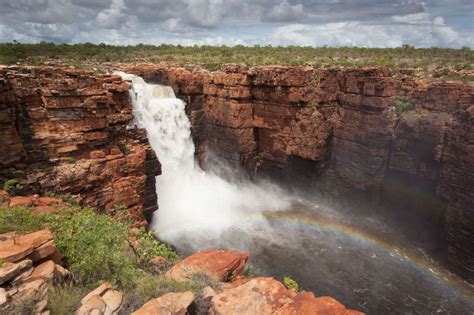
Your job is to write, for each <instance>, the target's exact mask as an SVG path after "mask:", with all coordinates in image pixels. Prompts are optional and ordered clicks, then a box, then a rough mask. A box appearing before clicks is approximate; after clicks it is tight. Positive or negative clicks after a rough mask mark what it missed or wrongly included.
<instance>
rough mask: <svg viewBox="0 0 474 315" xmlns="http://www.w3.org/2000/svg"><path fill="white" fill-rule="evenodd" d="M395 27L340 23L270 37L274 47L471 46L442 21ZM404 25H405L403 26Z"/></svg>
mask: <svg viewBox="0 0 474 315" xmlns="http://www.w3.org/2000/svg"><path fill="white" fill-rule="evenodd" d="M393 20H394V22H397V23H395V24H385V25H384V24H382V25H374V24H367V23H362V22H340V23H327V24H322V25H311V24H291V25H285V26H281V27H278V28H276V29H275V30H274V32H273V33H272V35H271V42H272V43H273V44H275V45H284V44H293V45H305V46H322V45H329V46H362V47H397V46H401V45H403V44H411V45H414V46H418V47H431V46H441V47H448V46H464V45H466V46H472V45H473V44H474V41H473V39H472V37H463V36H461V35H460V34H459V33H458V32H456V31H455V30H453V29H452V28H451V27H449V26H447V25H445V24H444V19H443V18H442V17H436V18H435V19H434V20H433V21H430V20H429V15H426V14H415V15H410V16H396V17H393ZM402 22H403V23H402Z"/></svg>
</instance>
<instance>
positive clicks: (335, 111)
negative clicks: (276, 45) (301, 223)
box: [119, 65, 474, 282]
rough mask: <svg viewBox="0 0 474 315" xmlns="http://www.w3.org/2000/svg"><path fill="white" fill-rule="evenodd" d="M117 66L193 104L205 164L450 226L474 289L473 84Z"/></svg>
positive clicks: (350, 72) (359, 72)
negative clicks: (217, 162) (218, 162)
mask: <svg viewBox="0 0 474 315" xmlns="http://www.w3.org/2000/svg"><path fill="white" fill-rule="evenodd" d="M119 68H120V69H121V70H124V71H126V72H130V73H134V74H138V75H140V76H142V77H144V78H145V79H146V80H147V81H150V82H157V83H161V84H166V85H170V86H172V87H173V89H174V91H175V93H176V94H177V96H178V97H180V98H182V99H183V100H184V101H185V102H186V103H187V104H188V107H187V111H188V115H189V117H190V119H191V122H192V125H193V129H192V132H193V137H194V141H195V143H196V147H197V150H196V155H197V158H198V160H199V161H200V162H201V164H202V165H203V166H206V163H207V164H208V163H212V157H213V156H217V157H219V158H221V159H224V160H226V161H227V162H229V163H231V164H239V165H241V166H243V167H244V168H245V169H246V170H247V171H248V172H249V173H250V174H252V175H259V174H267V175H271V176H272V177H275V178H278V179H280V180H281V181H282V182H290V183H293V186H296V185H297V186H299V187H298V189H300V188H304V189H306V190H308V191H310V192H313V193H318V194H322V195H326V196H327V197H328V198H333V199H337V200H348V201H351V200H354V199H356V196H357V198H359V199H362V200H364V199H365V200H376V201H377V202H378V203H379V204H384V203H387V204H388V203H398V204H399V207H398V208H396V207H393V209H395V210H394V211H399V209H404V207H406V209H415V210H416V211H418V212H420V213H422V218H425V219H426V220H432V221H435V223H436V224H442V225H443V229H442V231H441V234H443V235H442V236H441V238H442V239H443V240H444V241H445V242H446V245H445V247H444V248H442V249H440V250H442V251H445V252H446V253H448V259H449V263H450V264H451V266H452V267H453V268H454V269H455V270H456V271H458V272H459V273H460V274H461V275H462V276H463V277H464V278H465V279H467V280H469V281H470V282H474V270H473V267H472V266H474V132H473V131H474V130H473V121H474V88H473V87H472V86H470V85H467V84H463V83H457V82H456V83H455V82H434V81H432V82H430V81H427V80H424V79H419V78H414V77H411V76H405V75H402V74H400V73H399V74H396V75H391V73H390V71H389V69H386V68H362V69H340V68H333V69H313V68H304V67H281V66H261V67H253V68H248V67H245V66H240V65H223V66H222V67H221V68H220V70H219V71H214V72H207V71H200V70H196V71H188V70H186V69H184V68H177V67H168V66H165V65H121V66H120V67H119ZM409 212H410V211H409V210H407V211H405V212H402V213H400V215H402V216H405V215H406V216H407V217H406V220H407V221H408V220H410V218H409V215H410V213H409ZM422 230H423V226H420V234H421V233H423V231H422ZM443 246H444V245H443Z"/></svg>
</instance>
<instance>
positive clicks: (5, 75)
mask: <svg viewBox="0 0 474 315" xmlns="http://www.w3.org/2000/svg"><path fill="white" fill-rule="evenodd" d="M129 88H130V86H129V83H127V82H124V81H122V79H121V78H120V77H119V76H114V75H97V74H95V73H93V72H91V71H80V70H74V69H70V68H69V69H68V68H65V69H62V68H53V67H31V68H16V67H9V68H0V155H1V158H0V171H1V174H0V179H1V181H2V182H6V181H10V183H11V185H10V189H13V190H18V191H17V193H23V194H32V193H40V194H44V193H57V194H66V193H69V194H74V195H77V196H79V201H80V203H81V204H82V205H89V206H92V207H96V208H98V209H100V210H104V211H108V210H110V209H112V208H113V207H115V206H117V205H122V206H125V207H126V208H128V209H129V213H130V215H131V216H132V217H134V218H135V219H138V220H143V219H144V217H145V216H149V215H150V214H151V213H152V212H153V211H154V210H156V208H157V196H156V190H155V176H156V175H158V174H159V173H160V164H159V162H158V160H157V158H156V156H155V154H154V152H153V150H152V149H151V147H150V145H149V143H148V140H147V137H146V131H145V130H141V129H137V128H136V127H134V126H132V125H131V121H132V118H133V117H132V106H131V104H130V103H129V97H128V91H129Z"/></svg>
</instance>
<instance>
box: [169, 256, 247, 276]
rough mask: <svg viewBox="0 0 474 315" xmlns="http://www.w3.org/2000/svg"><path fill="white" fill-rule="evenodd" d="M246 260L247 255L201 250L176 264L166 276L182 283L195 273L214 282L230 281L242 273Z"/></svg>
mask: <svg viewBox="0 0 474 315" xmlns="http://www.w3.org/2000/svg"><path fill="white" fill-rule="evenodd" d="M248 259H249V254H248V253H239V252H236V251H232V250H217V249H209V250H203V251H200V252H197V253H195V254H193V255H191V256H189V257H186V258H185V259H184V260H183V261H180V262H179V263H177V264H176V265H175V266H173V268H171V269H170V270H169V271H168V272H167V273H166V275H167V276H168V277H170V278H171V279H174V280H177V281H183V280H186V279H191V278H192V277H193V275H194V274H196V273H204V274H206V275H207V276H209V277H211V278H213V279H214V280H216V281H232V280H234V279H235V278H236V277H237V276H239V275H240V274H241V273H242V271H243V269H244V267H245V263H246V262H247V260H248Z"/></svg>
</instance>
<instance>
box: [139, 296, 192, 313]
mask: <svg viewBox="0 0 474 315" xmlns="http://www.w3.org/2000/svg"><path fill="white" fill-rule="evenodd" d="M193 301H194V294H193V293H192V292H190V291H187V292H178V293H168V294H165V295H163V296H160V297H159V298H156V299H153V300H151V301H149V302H147V303H146V304H145V305H143V306H142V307H141V308H140V309H139V310H137V311H135V312H133V313H132V314H133V315H168V314H173V315H186V314H190V313H189V312H188V309H189V308H190V305H191V303H193Z"/></svg>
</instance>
